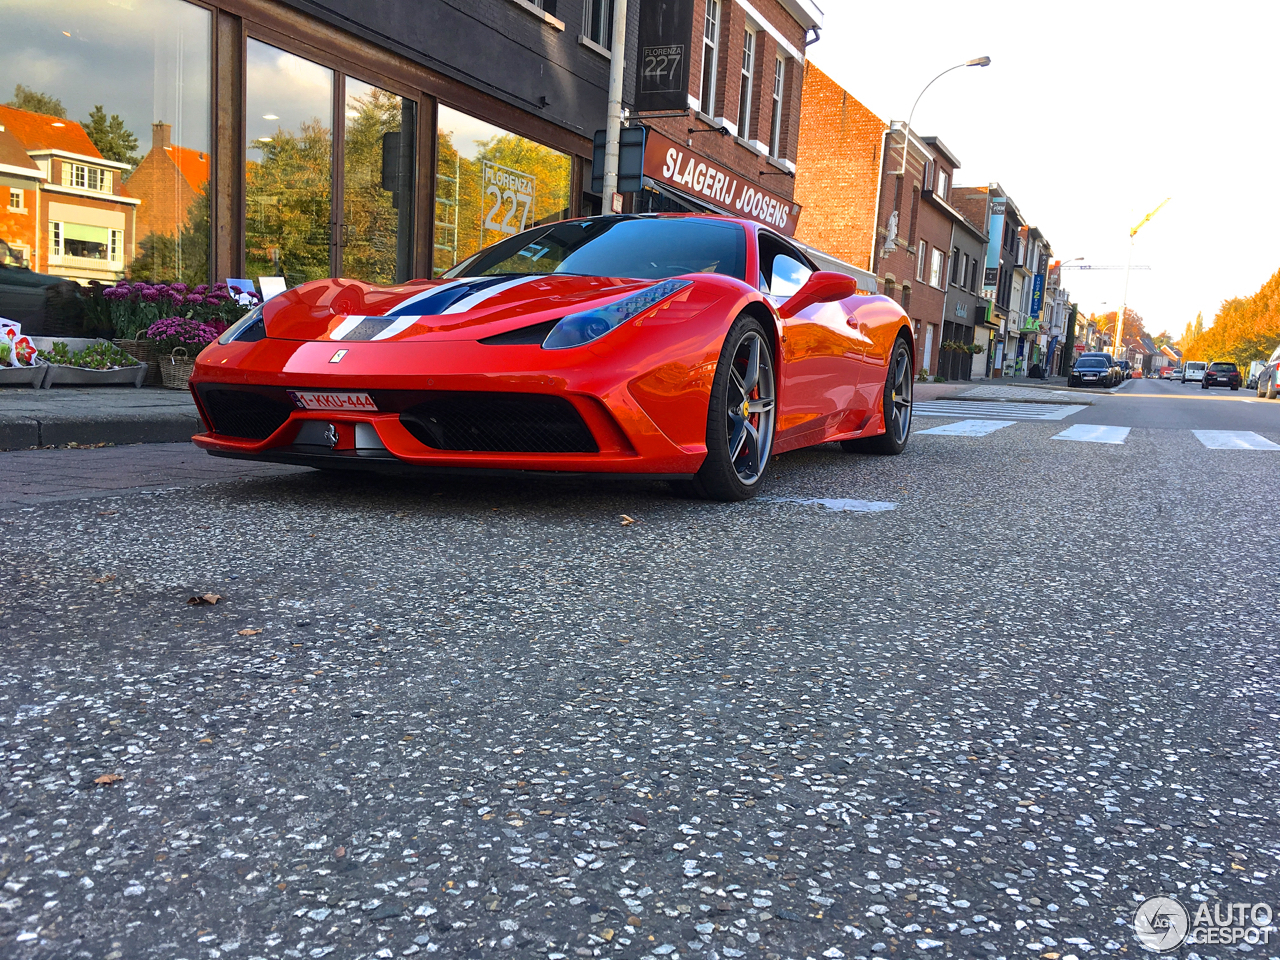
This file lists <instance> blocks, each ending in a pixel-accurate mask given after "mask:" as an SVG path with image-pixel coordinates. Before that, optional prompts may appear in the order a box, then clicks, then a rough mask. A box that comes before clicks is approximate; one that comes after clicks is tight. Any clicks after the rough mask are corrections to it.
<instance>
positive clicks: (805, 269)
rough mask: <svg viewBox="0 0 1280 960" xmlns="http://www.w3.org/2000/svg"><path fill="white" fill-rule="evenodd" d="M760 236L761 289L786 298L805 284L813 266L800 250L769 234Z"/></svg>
mask: <svg viewBox="0 0 1280 960" xmlns="http://www.w3.org/2000/svg"><path fill="white" fill-rule="evenodd" d="M759 236H760V289H761V290H762V291H763V292H765V293H768V294H770V295H771V296H774V297H779V298H783V299H785V298H786V297H789V296H791V295H792V294H793V293H795V292H796V291H797V290H799V289H800V288H801V287H803V286H804V285H805V282H806V281H807V280H808V279H809V275H810V274H812V273H813V268H812V267H811V266H810V265H809V264H808V263H807V262H806V261H805V259H804V257H803V255H802V254H801V253H800V252H799V251H798V250H795V249H793V248H792V247H790V246H789V245H787V244H784V243H783V242H782V241H781V240H778V239H776V238H775V237H771V236H769V235H768V234H765V233H761V234H760V235H759Z"/></svg>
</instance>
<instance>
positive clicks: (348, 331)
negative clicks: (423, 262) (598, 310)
mask: <svg viewBox="0 0 1280 960" xmlns="http://www.w3.org/2000/svg"><path fill="white" fill-rule="evenodd" d="M543 276H544V274H530V275H528V276H524V277H516V278H514V279H512V278H511V277H469V278H467V279H464V280H454V281H451V282H449V283H446V284H443V285H442V286H439V287H433V288H432V289H430V290H425V291H423V292H422V293H419V294H416V295H414V296H412V297H410V298H409V299H408V300H405V301H404V302H402V303H399V304H397V305H396V306H395V307H393V308H392V309H391V311H390V312H389V313H387V314H385V315H383V316H377V317H355V316H351V317H346V318H344V319H343V321H342V322H341V323H340V324H338V325H337V326H336V327H335V328H334V330H333V333H331V334H330V335H329V338H330V339H331V340H386V339H388V338H389V337H394V336H395V335H396V334H398V333H402V332H404V331H405V330H408V329H409V328H410V327H412V326H413V325H414V324H415V323H417V322H418V321H419V320H421V319H422V318H423V317H439V316H444V315H446V314H457V313H466V312H467V311H468V310H474V309H475V308H476V307H478V306H480V304H482V303H484V302H485V301H486V300H489V299H491V298H493V297H496V296H497V295H498V294H500V293H502V292H504V291H506V290H510V289H511V288H512V287H518V286H520V285H521V284H523V283H528V282H529V281H531V280H540V279H541V278H542V277H543Z"/></svg>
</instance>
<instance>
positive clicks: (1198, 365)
mask: <svg viewBox="0 0 1280 960" xmlns="http://www.w3.org/2000/svg"><path fill="white" fill-rule="evenodd" d="M1184 369H1187V370H1203V369H1204V363H1202V362H1196V363H1188V364H1187V365H1186V367H1185V368H1184Z"/></svg>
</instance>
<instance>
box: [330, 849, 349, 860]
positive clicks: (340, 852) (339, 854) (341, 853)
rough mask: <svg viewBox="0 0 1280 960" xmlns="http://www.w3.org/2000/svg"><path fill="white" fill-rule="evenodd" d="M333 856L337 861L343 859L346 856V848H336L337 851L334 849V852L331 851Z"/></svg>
mask: <svg viewBox="0 0 1280 960" xmlns="http://www.w3.org/2000/svg"><path fill="white" fill-rule="evenodd" d="M333 855H334V857H335V858H337V859H339V860H340V859H342V858H343V857H345V856H346V855H347V848H346V847H338V849H336V850H334V851H333Z"/></svg>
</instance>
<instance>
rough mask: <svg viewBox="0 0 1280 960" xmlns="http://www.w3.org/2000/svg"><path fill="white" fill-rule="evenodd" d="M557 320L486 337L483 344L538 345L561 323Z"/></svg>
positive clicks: (482, 341) (498, 345) (499, 345)
mask: <svg viewBox="0 0 1280 960" xmlns="http://www.w3.org/2000/svg"><path fill="white" fill-rule="evenodd" d="M559 322H560V321H559V320H558V319H556V320H547V321H545V322H544V323H535V324H534V325H533V326H531V327H521V328H520V329H518V330H508V331H507V332H506V333H496V334H494V335H493V336H492V337H485V338H484V339H483V340H481V341H480V342H481V343H487V344H489V345H491V346H497V347H501V346H509V345H512V344H538V343H542V341H543V340H545V339H547V334H548V333H550V332H551V331H552V329H554V328H555V325H556V324H557V323H559Z"/></svg>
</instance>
